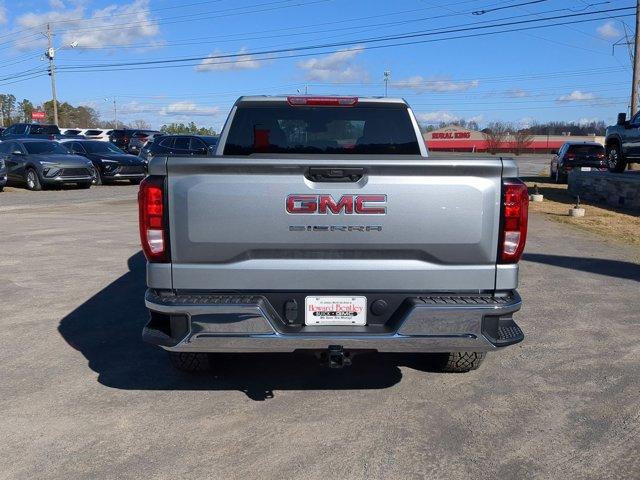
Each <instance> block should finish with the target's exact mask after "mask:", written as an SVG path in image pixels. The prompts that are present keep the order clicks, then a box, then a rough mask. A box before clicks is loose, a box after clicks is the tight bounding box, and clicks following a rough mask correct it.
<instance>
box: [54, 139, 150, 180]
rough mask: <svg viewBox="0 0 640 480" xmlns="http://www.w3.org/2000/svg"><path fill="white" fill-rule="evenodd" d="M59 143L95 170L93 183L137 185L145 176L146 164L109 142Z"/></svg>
mask: <svg viewBox="0 0 640 480" xmlns="http://www.w3.org/2000/svg"><path fill="white" fill-rule="evenodd" d="M60 143H61V144H62V145H63V146H64V147H66V148H67V150H69V152H71V153H73V154H75V155H82V156H83V157H85V158H87V159H88V160H90V161H91V163H93V166H94V168H95V170H96V173H95V180H94V183H95V184H96V185H101V184H103V183H110V182H114V181H116V180H128V181H129V182H130V183H132V184H134V185H137V184H138V183H140V181H141V180H142V179H143V178H144V177H145V176H146V174H147V167H146V164H145V163H144V162H143V161H142V160H141V159H140V158H138V157H136V156H135V155H129V154H127V153H125V152H123V151H122V150H120V149H119V148H118V147H116V146H115V145H113V144H112V143H109V142H101V141H100V140H88V139H79V140H61V141H60Z"/></svg>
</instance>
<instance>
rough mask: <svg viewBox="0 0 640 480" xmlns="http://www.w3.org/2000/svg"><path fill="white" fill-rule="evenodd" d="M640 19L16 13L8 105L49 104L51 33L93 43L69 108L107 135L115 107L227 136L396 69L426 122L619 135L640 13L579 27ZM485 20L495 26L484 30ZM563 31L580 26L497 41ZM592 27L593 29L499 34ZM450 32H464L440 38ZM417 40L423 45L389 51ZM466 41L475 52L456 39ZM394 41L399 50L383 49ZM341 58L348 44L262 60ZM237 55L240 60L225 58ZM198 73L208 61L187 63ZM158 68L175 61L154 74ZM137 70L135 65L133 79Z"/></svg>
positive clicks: (137, 5)
mask: <svg viewBox="0 0 640 480" xmlns="http://www.w3.org/2000/svg"><path fill="white" fill-rule="evenodd" d="M634 4H635V2H633V1H632V0H626V1H619V0H612V1H609V2H607V1H597V0H591V1H589V0H538V1H527V0H513V1H499V0H460V1H457V2H454V3H443V2H438V1H426V0H396V1H394V2H389V1H381V0H368V1H366V0H351V1H347V0H212V1H206V0H183V1H176V0H120V1H118V0H106V1H102V0H75V1H72V0H37V1H36V0H33V1H26V0H4V1H3V0H0V71H1V72H2V75H0V78H1V79H0V92H2V93H13V94H14V95H15V96H16V97H18V99H22V98H29V99H31V100H32V101H34V102H36V103H38V102H43V101H46V100H48V99H50V96H51V90H50V82H49V77H48V76H47V75H46V73H44V74H43V70H44V69H45V63H44V62H43V61H41V60H40V56H41V54H42V52H43V51H44V47H45V43H46V40H45V38H44V36H43V34H42V32H44V29H45V27H44V24H45V23H46V22H51V26H52V28H53V32H54V44H55V46H56V47H66V46H68V45H69V44H71V43H72V42H77V43H78V45H77V47H76V48H61V49H60V50H58V52H57V54H56V62H57V65H58V82H57V85H58V99H59V100H60V101H68V102H70V103H72V104H87V105H90V106H92V107H94V108H96V109H97V110H98V111H99V112H100V115H101V117H102V118H103V119H106V120H109V119H112V118H113V108H112V102H111V100H112V99H113V98H115V99H116V102H117V106H118V111H119V112H118V119H119V120H123V121H132V120H135V119H143V120H146V121H147V122H149V123H150V124H151V125H152V126H154V127H159V126H160V125H162V124H164V123H168V122H171V121H182V122H186V121H191V120H193V121H195V122H196V123H198V124H200V125H206V126H213V127H216V128H218V129H219V128H220V127H221V125H222V124H223V122H224V119H225V118H226V115H227V113H228V111H229V108H230V107H231V105H232V104H233V102H234V100H235V99H236V98H237V97H238V96H239V95H243V94H280V93H295V92H296V91H297V90H299V91H301V92H304V91H305V89H308V92H309V93H313V94H331V93H335V94H355V95H382V94H383V93H384V83H383V72H384V71H385V70H389V71H390V72H391V80H390V83H389V96H401V97H404V98H406V99H407V100H408V101H409V103H410V104H411V105H412V106H413V108H414V111H415V112H416V113H417V115H418V118H419V119H420V120H421V121H423V122H426V123H429V122H431V123H437V122H439V121H441V120H453V119H456V118H465V119H473V120H476V121H478V122H479V123H480V124H485V123H487V122H490V121H494V120H504V121H510V122H514V123H517V124H520V125H527V124H529V123H531V122H532V121H539V122H542V121H548V120H568V121H586V120H594V119H597V120H604V121H606V122H613V121H614V120H615V116H616V114H617V112H619V111H626V109H627V105H628V103H629V100H628V98H629V91H630V83H631V67H630V59H629V52H628V50H627V47H626V46H625V45H621V46H617V47H616V48H615V55H612V46H613V44H614V43H616V42H618V41H620V40H621V39H623V37H624V30H625V24H626V26H627V31H628V33H629V35H631V36H633V31H631V28H633V26H634V24H635V22H634V18H633V15H632V14H633V11H632V10H621V11H618V12H605V13H600V14H593V15H581V16H573V17H569V15H580V14H585V13H590V12H598V11H602V10H610V9H615V8H623V7H631V6H633V5H634ZM481 11H485V13H483V14H480V15H478V13H480V12H481ZM474 12H475V14H474ZM620 15H623V17H622V18H617V17H618V16H620ZM554 16H566V17H565V18H562V19H555V20H547V21H545V22H537V23H535V22H529V23H521V24H517V25H509V26H502V27H495V26H494V27H491V28H487V27H488V26H490V25H495V24H501V23H510V22H528V21H531V20H536V19H538V20H539V19H541V18H546V17H554ZM594 18H596V19H597V20H591V19H594ZM576 20H590V21H588V22H585V23H578V24H571V25H561V26H551V27H549V28H537V29H530V30H524V31H518V32H507V33H495V32H498V31H500V30H505V29H513V28H522V27H532V26H537V25H542V24H550V23H558V22H567V21H576ZM481 22H482V23H481ZM623 22H624V23H623ZM480 27H484V28H480ZM434 29H444V30H440V31H441V32H442V31H446V29H449V30H451V29H454V30H457V31H456V32H451V33H438V34H434V33H435V32H434ZM488 32H491V34H490V35H479V34H481V33H488ZM405 34H410V35H414V36H412V37H407V38H403V39H397V40H384V38H388V37H394V36H398V35H405ZM469 35H473V36H470V37H469ZM454 36H467V38H457V39H452V38H450V37H454ZM379 38H382V39H383V40H381V41H377V40H375V39H379ZM372 39H374V40H375V41H371V40H372ZM426 40H429V42H426ZM622 41H624V40H622ZM411 42H414V43H413V44H411V45H396V46H389V47H385V48H378V47H379V46H382V45H388V44H389V43H411ZM415 42H421V43H415ZM333 43H338V44H340V45H338V46H333V47H325V48H320V49H305V50H297V51H288V52H287V51H284V52H280V53H278V54H270V55H260V54H258V53H257V52H261V51H265V50H286V49H291V48H298V47H308V46H317V45H323V44H333ZM372 47H376V48H372ZM229 54H232V55H236V56H234V57H225V58H220V57H219V56H220V55H229ZM296 55H298V56H296ZM300 55H304V56H300ZM206 57H210V58H206ZM273 57H278V58H273ZM184 58H195V60H192V61H184V62H182V63H176V62H174V63H171V62H172V61H173V60H175V59H184ZM156 60H158V61H167V60H168V61H169V62H167V63H156V64H142V63H140V62H150V61H156ZM123 63H125V64H130V65H117V64H123ZM114 64H116V65H114ZM158 67H162V68H158ZM167 67H169V68H167ZM105 99H107V100H105Z"/></svg>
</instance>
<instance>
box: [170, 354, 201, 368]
mask: <svg viewBox="0 0 640 480" xmlns="http://www.w3.org/2000/svg"><path fill="white" fill-rule="evenodd" d="M169 359H170V360H171V364H172V365H173V366H174V367H175V368H177V369H178V370H181V371H183V372H204V371H207V370H209V354H208V353H200V352H169Z"/></svg>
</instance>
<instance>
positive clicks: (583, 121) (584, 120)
mask: <svg viewBox="0 0 640 480" xmlns="http://www.w3.org/2000/svg"><path fill="white" fill-rule="evenodd" d="M599 120H600V119H599V118H598V117H593V118H586V117H583V118H581V119H580V120H578V125H589V124H591V123H598V121H599Z"/></svg>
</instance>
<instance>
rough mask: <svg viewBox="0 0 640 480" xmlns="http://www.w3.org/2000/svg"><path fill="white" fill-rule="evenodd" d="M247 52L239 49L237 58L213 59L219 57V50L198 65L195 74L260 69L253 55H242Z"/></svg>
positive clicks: (244, 49)
mask: <svg viewBox="0 0 640 480" xmlns="http://www.w3.org/2000/svg"><path fill="white" fill-rule="evenodd" d="M246 51H247V50H246V48H241V49H240V51H239V52H238V54H240V56H238V57H230V58H229V57H227V58H224V57H223V58H214V57H216V56H218V55H221V52H220V50H216V51H214V52H213V53H212V54H210V55H209V58H206V59H205V60H203V61H202V62H200V65H198V66H197V67H196V71H197V72H210V71H212V70H253V69H256V68H260V66H261V64H260V62H259V61H258V60H256V59H255V58H254V57H253V55H242V54H243V53H245V52H246Z"/></svg>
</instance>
